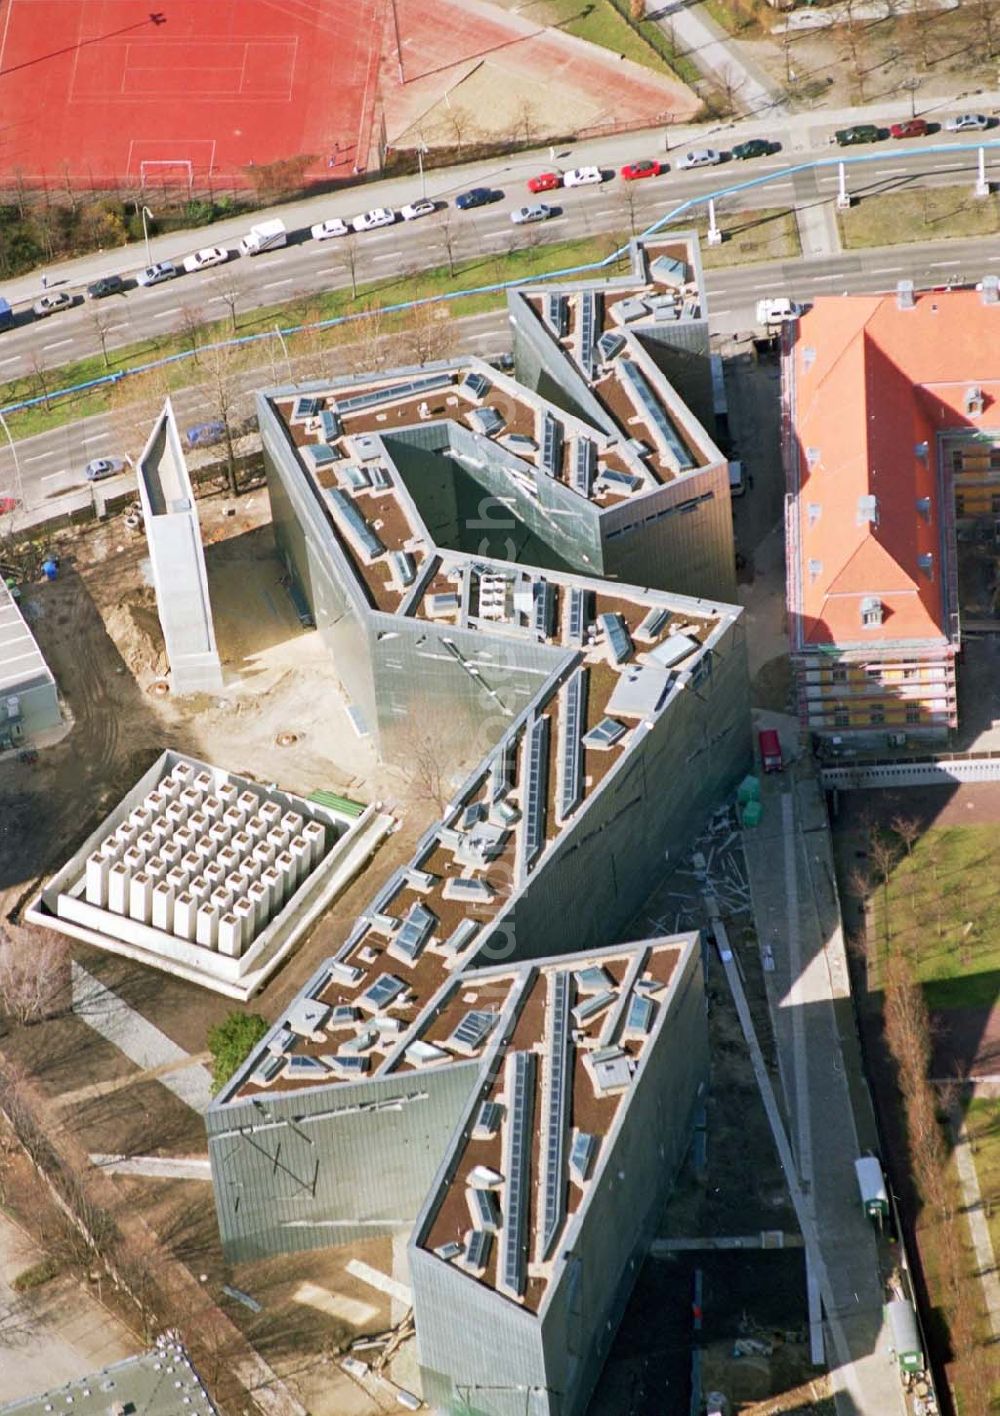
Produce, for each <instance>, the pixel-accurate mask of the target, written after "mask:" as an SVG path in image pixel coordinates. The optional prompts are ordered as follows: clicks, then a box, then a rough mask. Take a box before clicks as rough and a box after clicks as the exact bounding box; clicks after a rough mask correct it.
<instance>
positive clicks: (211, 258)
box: [184, 246, 229, 275]
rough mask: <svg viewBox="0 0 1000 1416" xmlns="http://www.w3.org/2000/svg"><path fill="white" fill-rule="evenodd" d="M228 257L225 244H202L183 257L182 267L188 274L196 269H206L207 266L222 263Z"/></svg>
mask: <svg viewBox="0 0 1000 1416" xmlns="http://www.w3.org/2000/svg"><path fill="white" fill-rule="evenodd" d="M228 259H229V252H228V251H227V250H226V248H225V246H203V247H202V249H201V250H200V251H194V252H193V253H192V254H191V255H190V256H185V258H184V269H185V271H187V273H188V275H191V274H192V273H193V272H194V271H196V270H207V269H208V268H209V266H217V265H224V264H225V262H226V261H228Z"/></svg>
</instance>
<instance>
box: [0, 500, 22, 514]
mask: <svg viewBox="0 0 1000 1416" xmlns="http://www.w3.org/2000/svg"><path fill="white" fill-rule="evenodd" d="M17 507H18V500H17V497H0V516H7V515H8V513H10V512H12V511H17Z"/></svg>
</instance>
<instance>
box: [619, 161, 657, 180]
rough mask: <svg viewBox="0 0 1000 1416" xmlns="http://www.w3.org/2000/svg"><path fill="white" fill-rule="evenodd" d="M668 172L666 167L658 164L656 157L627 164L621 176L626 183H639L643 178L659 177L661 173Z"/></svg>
mask: <svg viewBox="0 0 1000 1416" xmlns="http://www.w3.org/2000/svg"><path fill="white" fill-rule="evenodd" d="M666 170H667V168H666V165H665V164H664V163H662V162H657V160H656V158H655V157H646V158H643V159H641V160H640V161H639V162H626V164H625V166H624V167H623V168H622V170H621V175H622V176H623V177H624V179H625V181H626V182H638V181H639V179H640V178H641V177H659V175H660V173H661V172H666Z"/></svg>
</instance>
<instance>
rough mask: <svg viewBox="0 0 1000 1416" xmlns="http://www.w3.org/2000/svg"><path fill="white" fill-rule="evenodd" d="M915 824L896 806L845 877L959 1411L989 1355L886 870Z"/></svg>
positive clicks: (957, 1103) (948, 1118)
mask: <svg viewBox="0 0 1000 1416" xmlns="http://www.w3.org/2000/svg"><path fill="white" fill-rule="evenodd" d="M922 833H923V825H922V823H921V822H920V821H919V820H918V819H917V818H916V817H910V816H906V815H903V814H899V815H897V816H895V817H894V818H893V820H892V822H891V829H890V832H888V833H886V832H884V831H882V830H880V829H879V828H878V827H877V826H873V827H872V828H871V829H870V832H869V837H868V852H867V854H868V860H869V862H870V867H871V875H870V877H866V876H865V875H863V874H860V873H858V872H855V873H854V875H853V876H852V878H851V880H850V882H849V884H850V888H851V889H852V892H854V893H856V894H858V895H859V896H861V897H863V898H867V897H869V895H870V893H871V891H876V892H877V897H878V898H877V914H878V916H879V919H880V926H879V929H878V935H877V937H876V938H869V939H868V941H867V946H866V948H867V952H868V953H869V962H871V959H870V954H871V951H873V950H875V949H877V950H878V955H879V960H878V981H879V984H880V986H881V990H882V1022H883V1028H884V1036H885V1042H886V1046H887V1048H888V1051H889V1054H890V1056H891V1058H892V1061H893V1064H894V1066H895V1073H896V1083H897V1087H898V1090H899V1095H900V1104H901V1113H902V1115H901V1119H902V1122H903V1129H904V1132H905V1138H906V1150H907V1157H906V1158H907V1170H908V1173H909V1175H910V1177H911V1179H912V1184H913V1189H914V1193H915V1196H916V1198H917V1200H918V1202H919V1203H920V1205H921V1207H922V1210H923V1221H922V1224H921V1234H920V1249H921V1259H922V1263H923V1267H924V1270H925V1273H927V1274H929V1275H934V1280H932V1281H933V1287H934V1290H935V1297H937V1298H938V1299H939V1300H940V1306H941V1310H942V1315H943V1317H944V1319H945V1321H946V1323H947V1328H948V1334H949V1338H950V1342H951V1349H952V1353H951V1355H952V1357H953V1359H954V1360H955V1362H956V1363H957V1364H958V1377H959V1383H960V1387H961V1393H962V1411H963V1413H964V1416H989V1412H990V1410H991V1396H990V1388H991V1378H990V1372H991V1358H990V1355H989V1349H988V1348H987V1347H986V1346H985V1345H984V1338H983V1332H982V1330H981V1324H982V1312H981V1307H980V1302H979V1291H980V1290H979V1285H978V1284H977V1283H976V1281H975V1278H974V1271H975V1265H974V1264H973V1262H972V1260H971V1258H970V1254H969V1251H968V1247H967V1232H966V1223H965V1218H964V1214H963V1212H962V1206H961V1202H960V1194H959V1189H958V1183H957V1180H956V1177H955V1175H954V1174H953V1172H952V1169H951V1164H950V1144H949V1133H950V1131H951V1129H952V1128H953V1127H956V1126H957V1125H958V1124H959V1119H960V1108H961V1097H962V1088H961V1084H960V1083H959V1082H958V1081H956V1082H955V1083H949V1084H946V1085H944V1086H941V1085H940V1084H938V1085H937V1086H935V1084H934V1083H933V1082H932V1081H931V1078H930V1072H931V1051H932V1042H933V1023H932V1020H931V1016H930V1013H929V1010H928V1007H927V1000H926V997H925V995H924V990H923V987H922V985H921V983H920V980H919V975H918V969H917V957H916V947H915V946H916V940H917V938H918V937H919V930H918V931H914V930H912V929H911V928H910V927H909V923H908V921H906V920H904V919H902V918H900V917H898V911H897V908H896V906H897V902H898V900H897V894H896V891H895V890H894V889H893V888H892V877H893V873H894V871H895V870H896V868H897V866H898V865H899V863H900V859H901V856H903V855H904V854H905V855H906V857H911V856H912V854H913V849H914V846H915V844H916V842H917V841H918V840H919V839H920V837H921V835H922ZM928 861H929V866H928V868H929V870H930V871H931V872H932V873H933V876H934V880H935V894H938V893H939V882H938V878H937V877H938V869H939V865H940V862H939V861H938V859H937V856H936V854H935V853H934V851H933V850H931V851H929V853H928Z"/></svg>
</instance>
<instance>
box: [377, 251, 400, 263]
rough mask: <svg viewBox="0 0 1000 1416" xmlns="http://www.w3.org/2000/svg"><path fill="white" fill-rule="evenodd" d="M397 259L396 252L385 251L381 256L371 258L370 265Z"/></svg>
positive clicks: (397, 253) (397, 254)
mask: <svg viewBox="0 0 1000 1416" xmlns="http://www.w3.org/2000/svg"><path fill="white" fill-rule="evenodd" d="M398 259H399V252H398V251H386V252H384V253H383V254H382V255H381V256H372V264H373V265H374V264H375V262H376V261H395V260H398Z"/></svg>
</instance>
